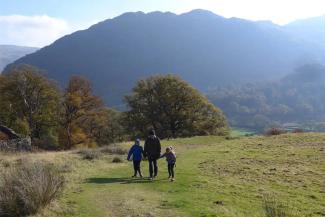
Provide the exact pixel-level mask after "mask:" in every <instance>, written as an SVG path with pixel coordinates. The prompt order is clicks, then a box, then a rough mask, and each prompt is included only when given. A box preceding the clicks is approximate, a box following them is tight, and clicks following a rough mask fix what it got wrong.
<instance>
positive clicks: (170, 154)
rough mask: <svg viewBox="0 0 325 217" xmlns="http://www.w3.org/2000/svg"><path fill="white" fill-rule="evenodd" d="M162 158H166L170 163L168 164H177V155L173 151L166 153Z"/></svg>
mask: <svg viewBox="0 0 325 217" xmlns="http://www.w3.org/2000/svg"><path fill="white" fill-rule="evenodd" d="M162 157H166V161H167V162H168V164H175V163H176V154H175V153H174V152H172V151H170V152H166V153H164V154H163V155H161V158H162Z"/></svg>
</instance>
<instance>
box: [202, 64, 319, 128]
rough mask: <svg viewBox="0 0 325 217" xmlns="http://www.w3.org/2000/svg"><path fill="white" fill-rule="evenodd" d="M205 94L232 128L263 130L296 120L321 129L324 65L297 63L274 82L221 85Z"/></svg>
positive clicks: (301, 124)
mask: <svg viewBox="0 0 325 217" xmlns="http://www.w3.org/2000/svg"><path fill="white" fill-rule="evenodd" d="M208 96H209V98H210V100H211V101H212V102H213V103H215V104H216V105H217V106H218V107H220V108H221V109H222V110H223V111H224V112H225V114H226V115H227V117H228V119H229V122H230V123H231V125H232V126H235V127H242V128H250V129H253V130H258V131H261V130H262V131H263V130H264V129H265V128H269V127H270V126H281V125H283V126H285V125H287V124H288V123H296V124H295V125H296V127H297V126H299V127H301V128H304V129H307V130H312V131H322V132H324V131H325V128H324V126H325V100H324V99H325V67H324V66H322V65H319V64H306V65H304V66H301V67H299V68H297V69H296V70H295V72H294V73H291V74H289V75H287V76H285V77H283V78H281V79H279V80H277V81H272V82H259V83H255V84H245V85H237V86H232V87H231V86H229V87H223V88H219V89H217V90H215V91H213V92H210V93H209V94H208ZM290 125H291V124H290Z"/></svg>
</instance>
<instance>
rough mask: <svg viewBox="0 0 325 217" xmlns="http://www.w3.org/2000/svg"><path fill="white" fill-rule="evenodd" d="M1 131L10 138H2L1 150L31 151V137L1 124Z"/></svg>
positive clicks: (0, 141)
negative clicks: (23, 135)
mask: <svg viewBox="0 0 325 217" xmlns="http://www.w3.org/2000/svg"><path fill="white" fill-rule="evenodd" d="M0 132H2V133H4V134H5V135H7V137H8V140H0V151H31V150H32V145H31V139H30V138H29V137H22V136H20V135H19V134H17V133H16V132H15V131H13V130H12V129H10V128H8V127H6V126H3V125H0Z"/></svg>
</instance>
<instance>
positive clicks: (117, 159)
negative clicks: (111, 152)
mask: <svg viewBox="0 0 325 217" xmlns="http://www.w3.org/2000/svg"><path fill="white" fill-rule="evenodd" d="M112 162H113V163H122V162H123V160H122V158H120V157H114V158H113V161H112Z"/></svg>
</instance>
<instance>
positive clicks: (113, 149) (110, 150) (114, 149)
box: [100, 146, 128, 155]
mask: <svg viewBox="0 0 325 217" xmlns="http://www.w3.org/2000/svg"><path fill="white" fill-rule="evenodd" d="M100 151H101V152H102V153H105V154H117V155H124V154H127V153H128V152H127V150H125V149H123V148H121V147H118V146H105V147H102V148H101V149H100Z"/></svg>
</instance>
